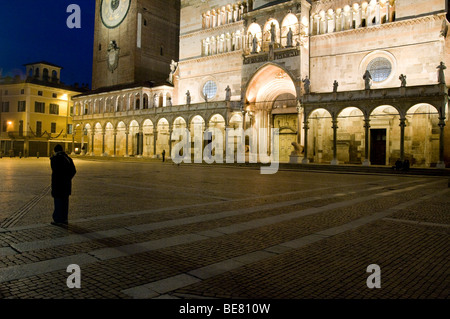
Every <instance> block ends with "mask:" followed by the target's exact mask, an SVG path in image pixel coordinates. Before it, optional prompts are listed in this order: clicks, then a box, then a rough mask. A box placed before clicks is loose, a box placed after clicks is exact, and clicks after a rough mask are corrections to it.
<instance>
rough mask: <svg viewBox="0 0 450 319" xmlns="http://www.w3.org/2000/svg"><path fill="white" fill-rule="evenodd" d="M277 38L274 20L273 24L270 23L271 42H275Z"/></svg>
mask: <svg viewBox="0 0 450 319" xmlns="http://www.w3.org/2000/svg"><path fill="white" fill-rule="evenodd" d="M276 39H277V36H276V31H275V24H273V22H272V24H271V25H270V42H271V43H275V41H276Z"/></svg>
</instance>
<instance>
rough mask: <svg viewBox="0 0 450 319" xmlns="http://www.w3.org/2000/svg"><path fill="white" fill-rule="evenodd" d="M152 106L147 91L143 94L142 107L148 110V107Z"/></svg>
mask: <svg viewBox="0 0 450 319" xmlns="http://www.w3.org/2000/svg"><path fill="white" fill-rule="evenodd" d="M149 107H150V105H149V97H148V94H147V93H144V94H143V97H142V108H143V109H144V110H146V109H148V108H149Z"/></svg>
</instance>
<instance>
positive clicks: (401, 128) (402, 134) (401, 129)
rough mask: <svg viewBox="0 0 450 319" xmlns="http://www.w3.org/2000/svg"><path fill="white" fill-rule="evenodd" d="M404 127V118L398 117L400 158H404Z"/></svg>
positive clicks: (402, 159)
mask: <svg viewBox="0 0 450 319" xmlns="http://www.w3.org/2000/svg"><path fill="white" fill-rule="evenodd" d="M405 127H406V119H405V118H401V119H400V160H401V161H404V160H405Z"/></svg>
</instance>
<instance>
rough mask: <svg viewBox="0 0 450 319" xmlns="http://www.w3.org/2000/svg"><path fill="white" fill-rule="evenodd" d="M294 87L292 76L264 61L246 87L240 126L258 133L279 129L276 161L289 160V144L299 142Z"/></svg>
mask: <svg viewBox="0 0 450 319" xmlns="http://www.w3.org/2000/svg"><path fill="white" fill-rule="evenodd" d="M297 92H298V88H297V87H296V85H295V84H294V81H293V78H292V76H291V75H290V74H289V73H288V71H286V70H285V69H283V68H282V67H280V66H278V65H275V64H272V63H268V64H266V65H265V66H263V67H262V68H260V69H259V70H258V71H257V72H256V73H255V74H254V76H253V77H252V78H251V79H250V81H249V82H248V85H247V90H246V109H245V111H246V113H245V118H244V126H245V127H246V128H250V127H251V128H253V129H254V130H256V131H255V132H257V133H259V132H260V130H261V129H266V130H267V134H268V136H267V141H270V139H269V137H270V135H269V134H270V129H271V128H278V129H280V144H279V145H280V150H279V157H280V161H282V162H283V161H289V155H290V154H291V152H292V150H293V146H292V143H293V142H295V143H299V144H303V143H302V142H301V141H300V135H299V134H300V130H299V123H301V121H302V118H300V117H299V113H298V110H297V104H298V102H297V101H298V98H297V97H298V94H297ZM267 147H268V148H267V149H269V150H270V145H267Z"/></svg>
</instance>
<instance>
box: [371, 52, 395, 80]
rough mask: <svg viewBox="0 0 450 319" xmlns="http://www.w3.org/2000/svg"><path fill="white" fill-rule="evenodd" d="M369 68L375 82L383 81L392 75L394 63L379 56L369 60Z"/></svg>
mask: <svg viewBox="0 0 450 319" xmlns="http://www.w3.org/2000/svg"><path fill="white" fill-rule="evenodd" d="M367 70H369V72H370V75H371V76H372V80H373V81H374V82H383V81H384V80H386V79H387V78H388V77H389V75H391V72H392V65H391V62H389V60H388V59H386V58H382V57H378V58H375V59H373V60H372V61H370V62H369V64H368V65H367Z"/></svg>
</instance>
